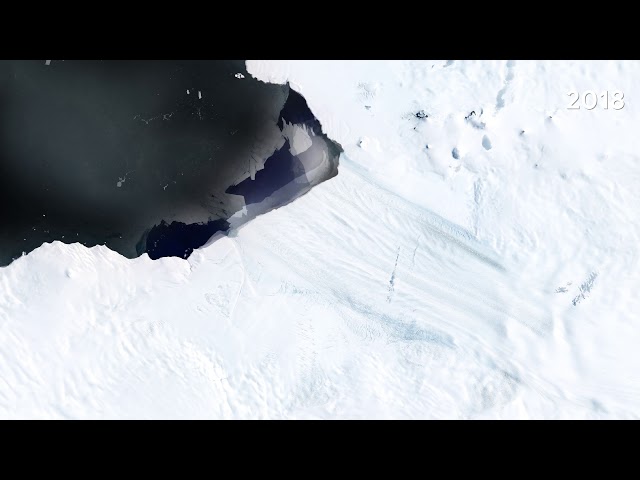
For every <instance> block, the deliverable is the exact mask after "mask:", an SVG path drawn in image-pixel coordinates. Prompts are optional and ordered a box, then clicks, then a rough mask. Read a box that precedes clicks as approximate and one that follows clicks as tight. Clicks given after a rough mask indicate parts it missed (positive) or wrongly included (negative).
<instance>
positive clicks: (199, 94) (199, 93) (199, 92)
mask: <svg viewBox="0 0 640 480" xmlns="http://www.w3.org/2000/svg"><path fill="white" fill-rule="evenodd" d="M200 99H202V92H201V91H200V90H198V100H200Z"/></svg>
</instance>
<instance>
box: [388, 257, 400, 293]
mask: <svg viewBox="0 0 640 480" xmlns="http://www.w3.org/2000/svg"><path fill="white" fill-rule="evenodd" d="M399 258H400V247H398V254H397V255H396V263H395V265H394V266H393V272H391V278H390V279H389V294H388V295H387V303H391V297H392V296H393V291H394V288H395V282H396V270H397V268H398V259H399Z"/></svg>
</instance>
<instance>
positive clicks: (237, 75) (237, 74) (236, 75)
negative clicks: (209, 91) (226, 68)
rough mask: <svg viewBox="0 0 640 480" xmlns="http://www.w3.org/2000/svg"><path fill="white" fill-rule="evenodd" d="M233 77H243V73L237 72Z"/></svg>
mask: <svg viewBox="0 0 640 480" xmlns="http://www.w3.org/2000/svg"><path fill="white" fill-rule="evenodd" d="M235 77H236V78H244V75H243V74H241V73H240V72H238V73H236V74H235Z"/></svg>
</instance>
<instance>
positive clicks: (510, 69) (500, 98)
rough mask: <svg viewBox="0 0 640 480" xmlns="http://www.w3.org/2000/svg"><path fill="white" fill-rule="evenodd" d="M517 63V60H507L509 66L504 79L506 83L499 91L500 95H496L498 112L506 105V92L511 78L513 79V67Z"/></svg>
mask: <svg viewBox="0 0 640 480" xmlns="http://www.w3.org/2000/svg"><path fill="white" fill-rule="evenodd" d="M515 65H516V62H515V61H514V60H509V61H507V67H506V70H507V72H506V76H505V79H504V85H503V86H502V88H501V89H500V91H499V92H498V95H497V96H496V112H497V111H499V110H500V109H501V108H503V107H504V94H505V93H507V88H508V87H509V84H510V83H511V80H513V68H514V67H515Z"/></svg>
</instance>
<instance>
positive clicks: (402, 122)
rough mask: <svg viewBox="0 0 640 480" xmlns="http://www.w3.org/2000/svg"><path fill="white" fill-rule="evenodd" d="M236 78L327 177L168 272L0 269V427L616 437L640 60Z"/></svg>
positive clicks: (631, 409) (637, 232) (83, 261)
mask: <svg viewBox="0 0 640 480" xmlns="http://www.w3.org/2000/svg"><path fill="white" fill-rule="evenodd" d="M247 67H248V71H249V72H250V73H251V74H252V75H254V76H255V77H257V78H259V79H261V80H263V81H272V82H286V81H289V82H290V84H291V86H292V88H294V89H295V90H297V91H299V92H300V93H301V94H302V95H303V96H304V97H305V98H306V100H307V102H308V104H309V106H310V108H311V110H312V111H313V112H314V114H315V116H316V117H317V118H318V119H319V120H320V122H321V123H322V126H323V130H324V132H325V133H327V134H328V135H329V137H330V138H332V139H333V140H335V141H337V142H339V143H340V144H341V145H342V147H343V148H344V150H345V153H344V154H343V155H342V157H341V159H340V170H339V174H338V176H337V177H335V178H333V179H331V180H329V181H327V182H325V183H322V184H320V185H318V186H316V187H314V188H313V189H312V190H311V191H310V192H309V193H308V194H306V195H304V196H302V197H300V198H298V199H296V200H295V201H293V202H292V203H290V204H289V205H287V206H285V207H282V208H279V209H277V210H274V211H272V212H269V213H267V214H265V215H262V216H260V217H258V218H256V219H255V220H253V221H251V222H250V223H248V224H247V225H245V226H243V227H241V228H240V229H238V230H237V231H234V232H232V234H231V235H230V236H229V237H224V236H218V237H217V238H215V239H212V241H210V242H209V243H208V244H207V245H206V246H205V247H203V248H201V249H199V250H197V251H195V252H194V253H193V255H192V256H191V257H190V258H189V259H188V260H181V259H178V258H164V259H160V260H157V261H152V260H150V259H149V258H148V256H146V255H143V256H142V257H140V258H137V259H134V260H128V259H125V258H124V257H122V256H120V255H119V254H117V253H115V252H113V251H111V250H109V249H107V248H106V247H93V248H86V247H84V246H82V245H80V244H72V245H66V244H63V243H60V242H54V243H53V244H44V245H43V246H42V247H40V248H39V249H37V250H35V251H33V252H31V253H30V254H28V255H25V256H23V257H21V258H20V259H18V260H16V261H15V262H13V263H12V264H11V265H9V266H8V267H6V268H2V269H0V417H2V418H274V419H278V418H453V419H458V418H638V416H639V415H640V354H639V353H638V345H640V322H639V318H638V312H640V305H639V302H638V295H637V292H638V289H639V287H640V279H639V277H638V262H639V255H638V253H639V246H640V238H639V237H640V222H639V220H640V219H639V218H638V213H637V212H638V205H640V198H639V197H640V168H639V165H638V161H639V158H640V140H639V137H638V134H637V132H638V131H639V130H640V103H636V102H635V100H636V99H638V98H640V81H639V80H640V62H634V61H628V62H627V61H617V62H614V61H611V62H609V61H607V62H602V61H593V62H586V61H578V62H565V61H563V62H559V61H550V62H539V61H509V62H506V61H464V62H463V61H453V62H452V61H449V62H446V61H338V62H336V61H249V62H247ZM573 89H575V90H578V91H579V92H583V91H586V90H595V91H597V92H601V91H604V90H609V91H613V90H616V89H617V90H620V91H622V92H624V95H625V97H624V101H625V106H624V108H623V109H622V110H613V109H612V108H609V109H608V110H605V109H604V108H602V107H601V106H598V107H597V108H595V109H593V110H586V109H584V107H583V108H582V109H580V110H568V109H567V106H568V105H569V104H570V98H569V97H568V96H567V93H568V92H569V91H570V90H573ZM420 110H423V111H424V112H425V113H426V114H427V115H428V117H427V118H424V119H420V118H417V117H416V116H415V113H416V112H418V111H420ZM471 111H475V112H476V115H474V116H473V117H470V119H469V120H468V121H467V120H465V117H466V116H468V115H469V114H470V112H471ZM480 112H482V113H480ZM550 117H551V118H550ZM523 130H524V133H523V134H522V133H521V132H522V131H523ZM427 145H428V146H429V148H428V149H427V148H426V146H427ZM454 148H455V149H456V151H457V155H456V156H458V159H455V158H453V156H452V151H453V149H454ZM487 148H488V149H487Z"/></svg>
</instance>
